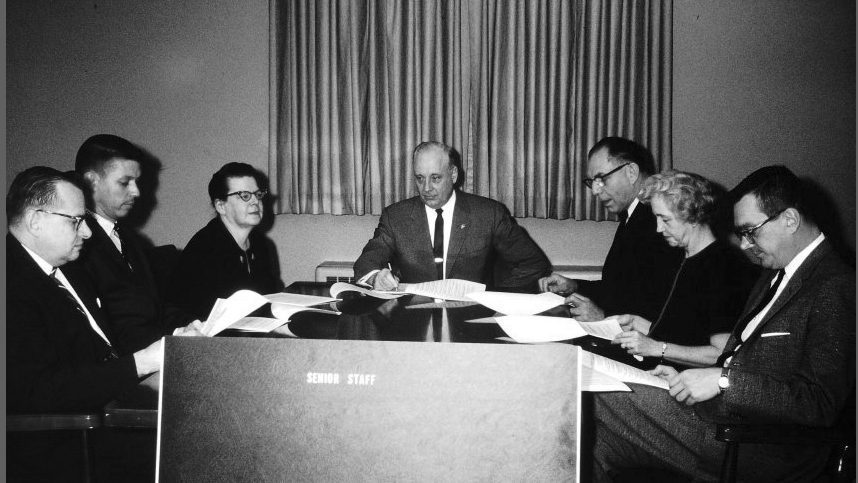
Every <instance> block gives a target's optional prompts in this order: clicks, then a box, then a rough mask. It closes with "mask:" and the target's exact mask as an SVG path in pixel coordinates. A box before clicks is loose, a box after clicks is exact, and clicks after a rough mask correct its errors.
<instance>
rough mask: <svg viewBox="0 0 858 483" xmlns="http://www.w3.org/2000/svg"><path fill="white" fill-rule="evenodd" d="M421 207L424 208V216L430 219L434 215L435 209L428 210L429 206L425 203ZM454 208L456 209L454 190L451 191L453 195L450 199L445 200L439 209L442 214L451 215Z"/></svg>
mask: <svg viewBox="0 0 858 483" xmlns="http://www.w3.org/2000/svg"><path fill="white" fill-rule="evenodd" d="M423 207H424V208H426V215H427V216H430V217H431V216H434V215H435V214H436V212H435V208H430V207H429V205H427V204H425V203H424V204H423ZM455 208H456V190H453V194H452V195H450V199H449V200H447V202H446V203H444V206H442V207H441V209H442V210H444V213H452V212H453V210H454V209H455ZM429 219H430V220H433V219H434V218H429Z"/></svg>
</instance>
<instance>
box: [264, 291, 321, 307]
mask: <svg viewBox="0 0 858 483" xmlns="http://www.w3.org/2000/svg"><path fill="white" fill-rule="evenodd" d="M265 298H266V299H268V301H269V302H272V303H275V302H276V303H281V304H289V305H300V306H301V307H311V306H313V305H320V304H326V303H328V302H336V301H337V300H338V299H336V298H334V297H319V296H318V295H304V294H299V293H285V292H280V293H272V294H268V295H265Z"/></svg>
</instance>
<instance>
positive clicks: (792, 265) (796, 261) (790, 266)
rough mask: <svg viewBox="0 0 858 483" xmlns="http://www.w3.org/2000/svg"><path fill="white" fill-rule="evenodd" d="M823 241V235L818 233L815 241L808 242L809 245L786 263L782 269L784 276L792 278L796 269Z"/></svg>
mask: <svg viewBox="0 0 858 483" xmlns="http://www.w3.org/2000/svg"><path fill="white" fill-rule="evenodd" d="M823 240H825V235H824V234H823V233H820V234H819V236H818V237H816V239H815V240H813V241H812V242H810V244H808V245H807V246H806V247H804V248H803V249H802V250H801V251H800V252H798V254H797V255H796V256H794V257H793V259H792V260H790V262H789V263H787V265H786V266H785V267H784V272H785V275H786V276H788V277H792V275H793V274H794V273H795V272H796V270H798V267H800V266H801V264H802V263H804V261H805V260H806V259H807V257H808V256H810V254H811V252H813V250H814V249H816V247H818V246H819V245H820V244H821V243H822V242H823Z"/></svg>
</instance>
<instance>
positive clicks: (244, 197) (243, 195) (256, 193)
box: [226, 190, 268, 202]
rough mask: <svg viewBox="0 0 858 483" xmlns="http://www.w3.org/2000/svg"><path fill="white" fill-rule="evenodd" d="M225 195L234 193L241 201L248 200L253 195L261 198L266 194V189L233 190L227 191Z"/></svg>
mask: <svg viewBox="0 0 858 483" xmlns="http://www.w3.org/2000/svg"><path fill="white" fill-rule="evenodd" d="M226 195H227V196H232V195H236V196H238V197H239V198H240V199H241V201H244V202H248V201H250V198H251V197H253V196H255V197H256V199H257V200H262V199H263V198H265V197H266V196H268V190H256V191H233V192H232V193H227V194H226Z"/></svg>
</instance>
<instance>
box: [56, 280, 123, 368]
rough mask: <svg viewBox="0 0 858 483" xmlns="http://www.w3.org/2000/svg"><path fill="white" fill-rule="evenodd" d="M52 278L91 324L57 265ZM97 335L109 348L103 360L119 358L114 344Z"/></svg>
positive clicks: (87, 322)
mask: <svg viewBox="0 0 858 483" xmlns="http://www.w3.org/2000/svg"><path fill="white" fill-rule="evenodd" d="M50 278H51V280H52V281H53V282H54V284H56V286H57V287H59V288H60V290H62V292H63V294H64V295H65V297H66V299H67V300H68V301H69V302H70V303H71V304H72V305H74V308H75V309H77V311H78V313H79V314H80V315H82V316H83V318H84V320H86V324H87V325H89V324H90V322H89V317H87V315H86V312H84V311H83V307H81V306H80V303H78V301H77V299H76V298H75V297H74V295H72V293H71V292H70V291H69V289H68V288H67V287H66V286H65V285H64V284H63V282H62V280H60V279H59V278H57V269H56V267H54V269H53V270H51V275H50ZM90 328H92V326H90ZM92 331H93V332H95V329H92ZM95 336H96V338H97V339H98V340H99V341H100V342H101V343H103V344H104V345H106V346H107V350H106V351H105V354H104V357H103V358H102V361H108V360H111V359H118V358H119V354H117V353H116V351H115V350H114V349H113V346H112V345H110V343H108V342H107V341H106V340H104V339H103V338H102V337H101V335H99V334H97V333H96V334H95Z"/></svg>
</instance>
